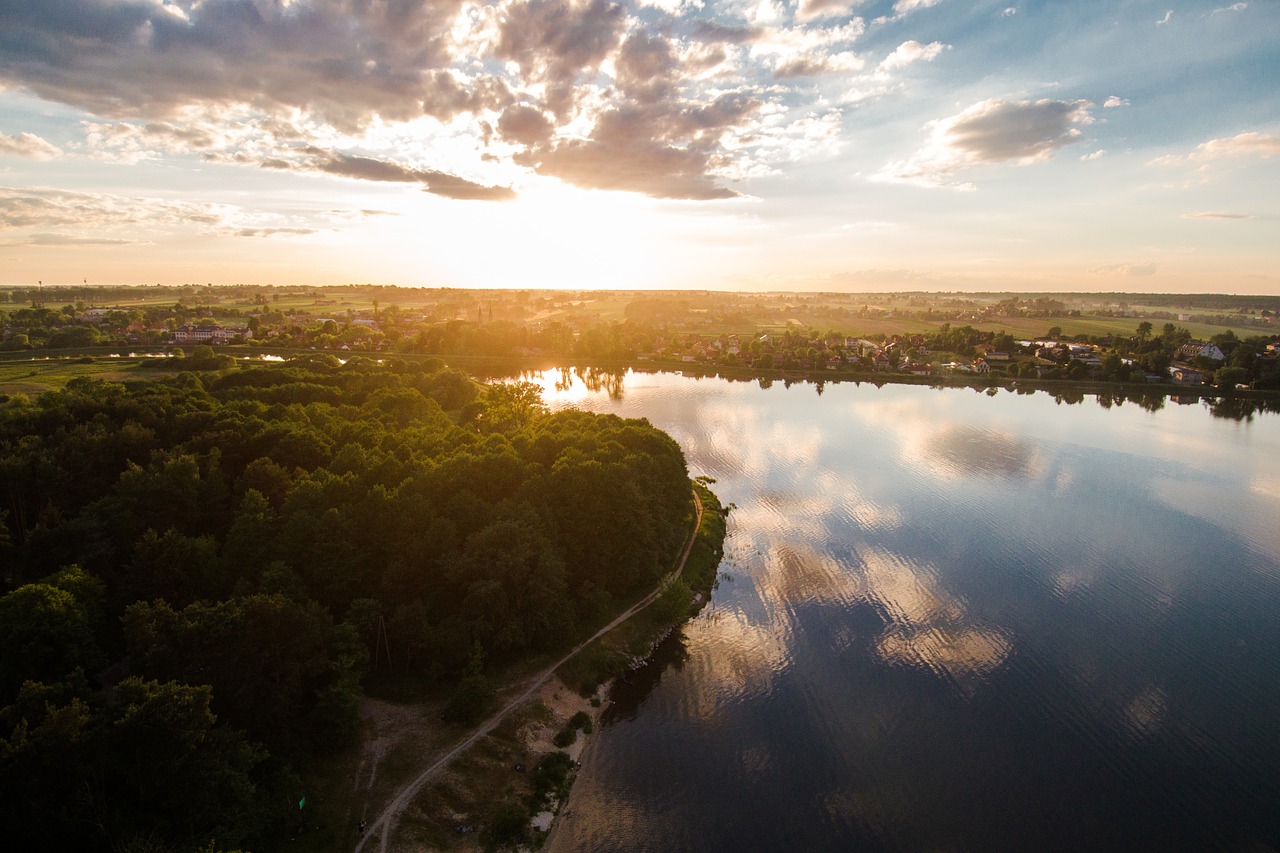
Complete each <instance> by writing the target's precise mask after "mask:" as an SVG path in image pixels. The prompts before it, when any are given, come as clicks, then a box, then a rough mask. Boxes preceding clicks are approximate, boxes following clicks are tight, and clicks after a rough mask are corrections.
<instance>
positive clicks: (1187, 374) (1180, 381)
mask: <svg viewBox="0 0 1280 853" xmlns="http://www.w3.org/2000/svg"><path fill="white" fill-rule="evenodd" d="M1169 375H1170V377H1171V378H1172V379H1173V384H1174V385H1204V384H1205V383H1206V382H1207V381H1208V379H1209V374H1207V373H1205V372H1204V371H1203V370H1196V369H1195V368H1192V367H1175V368H1173V369H1172V370H1170V371H1169Z"/></svg>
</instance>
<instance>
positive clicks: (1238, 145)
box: [1150, 131, 1280, 182]
mask: <svg viewBox="0 0 1280 853" xmlns="http://www.w3.org/2000/svg"><path fill="white" fill-rule="evenodd" d="M1277 154H1280V136H1277V135H1275V134H1272V133H1261V132H1259V131H1246V132H1245V133H1238V134H1236V135H1235V136H1230V137H1223V138H1220V139H1210V140H1209V141H1208V142H1202V143H1201V144H1199V145H1197V146H1196V147H1195V148H1194V149H1193V150H1192V151H1190V152H1189V153H1187V154H1183V155H1178V154H1166V155H1165V156H1163V157H1157V158H1155V159H1154V160H1152V161H1150V162H1151V165H1154V166H1182V165H1187V164H1190V165H1195V166H1196V168H1195V170H1194V172H1195V173H1197V174H1199V175H1200V178H1199V179H1198V181H1199V182H1205V181H1208V180H1209V177H1208V173H1209V171H1210V169H1211V168H1212V165H1211V164H1213V163H1214V162H1216V161H1218V160H1249V159H1267V158H1270V157H1274V156H1276V155H1277Z"/></svg>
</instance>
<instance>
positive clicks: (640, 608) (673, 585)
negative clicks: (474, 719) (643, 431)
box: [355, 478, 724, 851]
mask: <svg viewBox="0 0 1280 853" xmlns="http://www.w3.org/2000/svg"><path fill="white" fill-rule="evenodd" d="M690 485H691V487H692V489H693V492H694V497H695V501H694V507H693V508H694V520H695V521H696V522H697V524H696V526H695V527H694V529H693V530H692V531H690V534H689V538H688V539H687V540H686V542H685V544H684V546H683V547H682V549H681V552H680V554H679V556H678V557H677V558H676V560H675V563H674V564H673V570H672V572H671V573H669V574H668V575H667V576H665V578H664V579H663V581H661V582H660V583H659V585H658V588H656V589H655V590H653V591H652V592H650V593H649V594H647V595H645V596H644V597H642V598H641V599H640V600H639V601H637V602H636V603H635V604H633V605H631V606H630V607H628V608H626V609H625V610H623V611H622V612H621V613H619V614H618V615H617V616H616V617H615V618H614V619H613V620H611V621H610V622H609V623H608V625H606V626H605V627H603V628H601V629H600V630H599V631H598V632H597V633H596V634H595V635H593V636H592V638H590V639H589V640H586V641H584V642H582V643H581V644H579V645H578V646H576V647H575V648H574V649H573V650H572V651H570V652H568V653H567V654H565V655H564V657H562V658H561V659H560V660H559V661H558V662H557V663H555V664H553V665H551V666H549V667H547V668H546V669H544V670H542V671H540V672H539V673H538V674H536V675H534V676H533V677H532V678H531V679H527V680H525V681H524V682H517V683H514V684H510V685H508V687H507V691H508V693H509V695H510V694H511V693H514V694H515V695H514V697H513V698H508V699H507V700H505V701H504V703H503V704H502V705H501V707H500V709H499V710H497V711H496V712H495V713H493V714H492V715H491V716H490V717H488V718H487V719H486V720H485V721H484V722H482V723H480V724H479V725H477V726H476V727H474V728H473V729H472V730H471V731H470V733H469V734H466V735H465V736H464V737H463V738H462V739H461V740H460V741H459V742H457V743H456V744H455V745H453V746H452V747H449V748H447V749H446V750H445V751H444V752H443V753H442V754H439V755H436V756H435V757H433V758H430V759H428V763H427V765H426V767H425V768H424V769H422V770H421V771H419V772H417V773H416V774H415V776H414V777H412V778H411V779H409V780H408V781H407V782H405V783H403V784H401V785H399V786H398V788H399V790H398V792H397V793H395V794H394V795H392V797H391V799H390V800H389V801H388V802H387V804H386V805H385V806H384V807H383V808H382V810H381V811H380V812H379V813H378V814H377V815H376V816H375V817H372V818H370V819H369V820H368V821H367V829H366V831H364V832H363V833H362V834H361V836H360V838H359V840H358V843H357V844H356V845H355V850H356V851H360V850H363V849H365V848H366V847H370V848H374V849H381V850H387V849H398V848H399V847H400V846H401V845H400V844H399V843H392V842H394V841H396V840H397V837H398V838H399V839H405V838H406V837H408V838H409V839H410V840H411V843H413V844H415V845H416V847H417V848H418V849H421V848H422V847H424V846H425V847H426V848H428V849H453V850H456V849H468V850H469V849H477V848H474V847H473V844H478V843H479V841H480V837H479V836H478V835H477V836H476V838H475V839H474V842H473V840H472V839H470V838H468V840H467V841H465V842H463V843H462V844H461V845H459V844H458V843H457V841H458V839H456V837H455V835H454V832H453V831H450V830H454V831H456V833H457V834H461V835H464V836H469V835H470V834H471V833H472V832H475V831H476V830H477V819H481V818H482V815H483V820H488V821H490V822H491V824H490V827H491V828H493V827H494V826H495V825H496V824H497V823H498V822H499V821H506V823H504V826H508V827H509V826H511V821H512V820H514V819H515V818H514V815H513V813H512V809H513V808H517V806H518V807H519V808H520V809H521V810H522V811H521V814H523V818H521V819H520V820H521V821H522V825H523V830H521V831H522V832H523V833H525V834H526V835H527V834H528V833H530V832H533V833H538V834H541V830H540V829H539V828H538V827H537V826H536V824H535V823H534V821H537V820H538V819H539V818H542V817H543V815H544V814H546V811H547V810H546V809H541V810H539V811H535V812H530V811H529V808H532V804H530V803H529V801H528V799H527V797H528V796H529V793H528V792H529V790H530V789H531V787H534V786H536V784H539V780H536V779H535V778H534V777H539V776H541V771H542V770H543V767H542V762H543V761H544V760H545V759H547V758H549V757H551V756H554V755H555V754H556V753H557V752H566V754H567V757H568V761H569V765H568V772H567V773H565V770H564V760H565V759H558V761H559V762H560V767H561V770H560V773H561V777H560V781H559V782H555V783H553V784H552V789H551V792H552V793H553V794H554V793H556V792H557V791H562V793H561V794H560V795H558V796H554V797H552V798H551V800H550V803H551V805H550V809H551V812H550V815H549V817H550V821H549V822H547V831H550V829H551V827H552V826H554V822H555V819H556V817H558V815H559V812H560V810H561V808H562V807H563V804H564V802H565V801H566V800H567V798H568V791H569V788H570V787H571V786H572V782H573V778H574V776H575V775H576V771H577V764H576V756H578V755H580V754H581V751H582V750H585V749H586V748H587V744H586V743H585V742H584V738H583V737H582V736H580V735H579V730H581V731H582V732H583V733H585V734H590V733H592V732H594V731H595V730H596V728H597V727H598V726H599V721H600V717H601V715H602V714H603V712H604V710H605V708H606V707H607V706H608V703H609V686H610V685H611V684H612V681H613V679H614V677H616V676H617V675H619V674H622V673H624V672H625V671H626V670H627V669H628V668H629V667H628V664H630V663H631V662H632V661H633V660H635V657H636V654H637V653H639V652H642V651H643V654H642V655H641V659H647V657H648V656H649V655H651V654H652V651H653V649H654V648H655V647H656V645H657V643H658V642H659V641H660V639H661V637H663V636H666V635H668V634H669V633H670V631H671V630H674V628H675V627H676V626H678V625H679V624H682V623H683V622H684V621H685V620H686V619H688V618H689V617H690V616H692V615H693V614H694V613H695V612H696V611H695V610H694V609H693V607H692V606H691V605H692V603H693V601H694V600H695V598H694V593H693V592H692V591H691V590H690V588H689V587H688V586H687V585H685V584H684V583H683V581H684V579H685V578H686V577H689V578H691V579H694V580H695V581H697V586H698V587H699V591H700V592H701V588H702V587H703V586H704V585H706V586H708V587H709V585H710V584H711V583H714V579H715V576H716V573H717V571H718V567H719V564H720V559H721V557H722V554H723V550H722V549H723V541H724V535H723V530H724V528H723V524H724V521H723V520H724V511H723V510H722V509H721V506H720V503H719V500H718V499H717V498H716V497H715V495H714V493H712V492H711V491H710V489H709V488H707V485H706V482H705V478H697V479H694V480H692V481H691V484H690ZM717 519H718V523H717ZM708 563H710V572H709V573H708V571H707V570H706V569H707V564H708ZM708 574H709V579H708ZM684 596H687V597H684ZM707 600H708V596H707V593H706V592H702V594H701V595H699V596H697V598H696V601H697V602H698V605H699V609H700V608H701V606H705V603H706V601H707ZM651 605H653V606H651ZM672 608H674V611H673V610H672ZM672 612H674V613H675V618H674V619H673V618H671V615H670V614H671V613H672ZM655 614H658V615H656V616H655ZM646 617H647V618H646ZM655 637H657V638H658V639H655ZM641 644H643V645H641ZM601 649H603V650H604V651H605V654H604V656H603V658H601V657H600V655H599V654H598V651H597V650H601ZM589 651H592V652H593V654H594V656H595V658H596V659H595V660H592V661H590V662H589V663H590V666H588V667H587V669H585V670H583V669H581V668H575V667H574V663H575V661H576V660H577V659H578V658H580V657H586V654H585V653H587V652H589ZM602 662H603V663H605V664H606V665H607V666H608V669H607V670H604V671H602V670H601V669H600V665H601V663H602ZM584 672H585V673H588V674H591V675H593V676H600V677H598V678H596V679H595V680H594V682H593V683H592V684H591V690H590V691H589V692H587V691H585V690H584V689H582V688H576V687H575V684H584V681H583V680H581V678H580V677H581V676H582V675H583V673H584ZM575 673H576V675H577V676H579V678H575ZM562 717H563V718H566V719H562ZM584 720H589V722H588V723H586V724H585V725H584V724H583V721H584ZM566 733H568V734H566ZM568 736H571V737H572V740H571V741H569V742H568V743H565V744H564V745H563V746H562V745H561V743H560V741H561V740H562V739H565V738H567V737H568ZM568 750H573V751H572V752H568ZM513 769H514V773H513ZM534 790H535V791H536V787H535V788H534ZM427 792H430V798H429V801H430V802H431V804H432V807H431V808H430V809H429V810H427V811H424V810H423V809H422V808H420V807H419V806H418V805H417V804H418V803H419V801H421V800H422V799H423V795H424V794H426V793H427ZM517 797H518V799H517ZM460 803H462V804H466V803H470V804H471V806H470V807H468V808H459V807H455V806H457V805H458V804H460ZM497 803H501V804H502V806H501V807H500V809H499V811H498V813H497V814H496V815H494V814H492V813H491V810H492V807H493V806H494V804H497ZM520 803H525V805H519V804H520ZM486 810H488V811H489V812H490V813H488V814H486ZM544 822H546V821H545V819H544ZM397 830H399V831H398V832H397ZM432 838H434V840H432ZM444 839H448V840H447V841H446V840H444ZM530 840H531V841H532V842H533V844H534V845H535V846H537V844H538V840H539V839H538V838H537V835H534V836H533V838H531V839H530Z"/></svg>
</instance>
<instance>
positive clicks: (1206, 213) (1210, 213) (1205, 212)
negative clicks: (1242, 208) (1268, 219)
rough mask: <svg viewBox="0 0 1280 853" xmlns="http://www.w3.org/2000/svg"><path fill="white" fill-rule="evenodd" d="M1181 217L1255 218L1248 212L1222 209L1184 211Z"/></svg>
mask: <svg viewBox="0 0 1280 853" xmlns="http://www.w3.org/2000/svg"><path fill="white" fill-rule="evenodd" d="M1180 218H1182V219H1227V220H1231V219H1257V218H1258V217H1256V216H1254V215H1252V214H1250V213H1228V212H1226V211H1222V210H1203V211H1201V212H1199V213H1184V214H1182V216H1181V217H1180Z"/></svg>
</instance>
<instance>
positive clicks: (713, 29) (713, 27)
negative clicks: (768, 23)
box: [690, 21, 764, 44]
mask: <svg viewBox="0 0 1280 853" xmlns="http://www.w3.org/2000/svg"><path fill="white" fill-rule="evenodd" d="M690 35H691V36H692V37H693V38H694V39H696V40H697V41H704V42H718V43H721V44H746V43H748V42H753V41H755V40H756V39H758V38H760V37H761V36H762V35H764V30H763V29H761V28H760V27H747V26H728V25H726V24H717V23H715V22H714V21H701V22H699V23H698V25H697V26H696V27H694V29H693V32H692V33H691V34H690Z"/></svg>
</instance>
